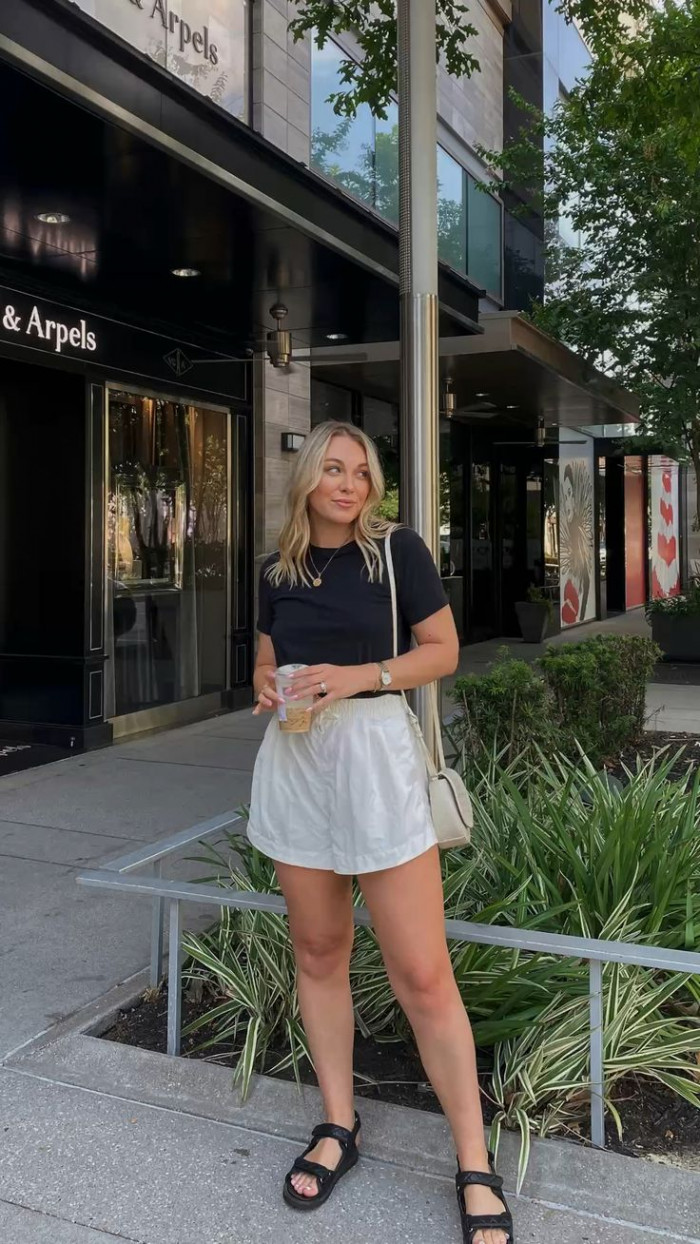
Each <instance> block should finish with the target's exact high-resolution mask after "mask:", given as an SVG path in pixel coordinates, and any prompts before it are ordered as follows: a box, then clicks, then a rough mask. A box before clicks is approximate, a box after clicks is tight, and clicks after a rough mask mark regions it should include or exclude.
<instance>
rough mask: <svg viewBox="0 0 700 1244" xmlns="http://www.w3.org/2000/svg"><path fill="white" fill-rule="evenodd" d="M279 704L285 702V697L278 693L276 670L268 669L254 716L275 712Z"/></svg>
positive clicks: (256, 702)
mask: <svg viewBox="0 0 700 1244" xmlns="http://www.w3.org/2000/svg"><path fill="white" fill-rule="evenodd" d="M278 704H284V698H283V697H282V696H281V695H278V694H277V687H276V685H275V671H274V670H266V671H265V675H264V678H263V683H262V687H261V688H260V691H259V692H258V696H257V699H256V701H255V708H254V709H253V716H254V717H258V716H259V715H260V714H261V713H274V712H276V710H277V705H278Z"/></svg>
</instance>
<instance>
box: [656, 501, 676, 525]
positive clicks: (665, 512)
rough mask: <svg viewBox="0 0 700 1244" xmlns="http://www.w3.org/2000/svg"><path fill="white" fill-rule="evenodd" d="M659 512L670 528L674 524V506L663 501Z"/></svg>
mask: <svg viewBox="0 0 700 1244" xmlns="http://www.w3.org/2000/svg"><path fill="white" fill-rule="evenodd" d="M659 510H660V511H661V517H662V518H663V520H664V522H665V523H667V524H668V526H669V527H670V526H671V524H672V522H673V506H672V505H669V503H668V502H667V501H664V500H663V499H662V500H661V501H660V502H659Z"/></svg>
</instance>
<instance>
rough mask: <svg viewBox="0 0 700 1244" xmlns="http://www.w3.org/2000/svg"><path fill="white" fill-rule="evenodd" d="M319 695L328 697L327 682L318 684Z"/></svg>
mask: <svg viewBox="0 0 700 1244" xmlns="http://www.w3.org/2000/svg"><path fill="white" fill-rule="evenodd" d="M318 694H319V695H328V687H327V686H326V684H325V682H321V683H319V684H318Z"/></svg>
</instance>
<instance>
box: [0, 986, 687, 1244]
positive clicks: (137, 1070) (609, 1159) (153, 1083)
mask: <svg viewBox="0 0 700 1244" xmlns="http://www.w3.org/2000/svg"><path fill="white" fill-rule="evenodd" d="M130 997H131V994H130V993H129V991H128V989H126V988H124V989H122V990H121V991H113V993H112V994H111V995H109V996H108V997H107V998H105V999H104V1000H103V1002H104V1006H102V1004H101V1003H94V1004H92V1005H91V1006H90V1007H88V1008H86V1010H85V1011H84V1013H83V1014H82V1016H76V1017H75V1018H74V1020H73V1021H72V1022H71V1024H68V1025H64V1027H63V1030H62V1031H60V1032H59V1035H58V1036H57V1037H56V1038H55V1039H49V1040H44V1041H42V1042H38V1043H37V1044H36V1046H35V1047H33V1048H31V1047H30V1048H28V1049H27V1050H26V1051H23V1052H22V1053H21V1054H20V1055H18V1056H17V1057H15V1058H14V1059H12V1060H10V1063H9V1066H10V1067H12V1068H13V1069H15V1070H17V1071H22V1072H23V1073H25V1074H27V1075H31V1076H37V1077H39V1078H41V1079H42V1080H44V1081H47V1082H49V1081H50V1082H56V1083H60V1084H64V1085H69V1086H72V1087H80V1088H83V1089H87V1090H88V1091H90V1092H95V1093H102V1094H106V1095H108V1096H109V1097H110V1098H115V1099H118V1098H122V1099H123V1100H125V1101H127V1102H130V1103H131V1104H132V1105H134V1106H136V1105H148V1106H150V1107H154V1108H160V1109H166V1110H167V1109H175V1110H177V1111H179V1112H182V1113H184V1114H187V1115H189V1116H191V1117H199V1118H202V1119H209V1120H211V1121H214V1122H218V1123H221V1124H227V1125H231V1126H236V1127H240V1128H242V1129H244V1130H250V1131H254V1132H256V1133H260V1134H265V1135H268V1136H271V1137H275V1138H285V1139H287V1140H290V1141H294V1142H295V1143H296V1144H297V1145H300V1144H301V1143H302V1142H304V1143H305V1141H306V1138H307V1137H308V1135H309V1133H310V1131H311V1128H312V1127H313V1125H314V1124H315V1123H316V1122H317V1121H318V1119H319V1117H320V1110H321V1102H320V1097H319V1093H318V1091H317V1090H316V1089H315V1088H313V1087H305V1088H304V1089H303V1090H302V1091H300V1090H299V1089H298V1088H297V1086H296V1084H294V1083H292V1082H290V1081H285V1080H278V1079H272V1078H270V1077H267V1076H256V1077H254V1079H253V1082H252V1088H251V1092H250V1094H249V1097H248V1099H247V1100H246V1101H242V1100H241V1098H240V1094H239V1093H238V1091H237V1090H234V1089H233V1085H232V1077H231V1071H230V1069H229V1068H224V1067H220V1066H218V1065H215V1064H212V1063H208V1062H205V1061H203V1060H201V1059H187V1058H168V1057H166V1056H165V1055H162V1054H155V1053H153V1052H152V1051H149V1050H141V1049H136V1048H133V1047H131V1046H125V1045H122V1044H119V1043H115V1042H111V1041H106V1040H100V1039H97V1038H96V1037H94V1036H90V1035H86V1034H85V1033H84V1032H83V1031H80V1030H79V1027H84V1026H85V1025H91V1026H93V1027H94V1026H95V1023H96V1022H97V1026H98V1027H99V1028H103V1027H104V1025H103V1023H101V1022H100V1017H102V1019H104V1017H105V1016H106V1015H109V1014H111V1013H113V1011H114V1008H115V1007H116V1006H118V1005H126V1004H127V1000H128V999H129V998H130ZM358 1109H359V1110H360V1111H361V1114H362V1119H363V1125H364V1152H365V1153H366V1154H367V1155H368V1156H369V1157H371V1158H373V1159H375V1160H378V1161H381V1162H385V1163H388V1164H390V1165H392V1166H404V1167H406V1168H408V1169H409V1170H416V1171H422V1172H427V1173H429V1174H431V1175H432V1176H436V1177H442V1178H446V1179H451V1177H452V1175H453V1172H454V1158H453V1154H452V1144H451V1139H450V1133H449V1128H448V1126H447V1123H446V1121H445V1119H444V1117H443V1116H442V1115H440V1114H434V1113H431V1112H428V1111H419V1110H410V1109H406V1108H404V1107H400V1106H393V1105H386V1104H384V1103H381V1102H376V1101H371V1100H365V1099H363V1100H359V1099H358ZM518 1156H519V1141H518V1138H517V1137H516V1136H514V1135H512V1134H510V1133H503V1136H502V1141H501V1149H500V1153H499V1167H500V1169H501V1171H502V1173H503V1175H504V1177H505V1179H506V1186H507V1187H509V1188H513V1187H514V1186H515V1183H516V1178H517V1166H518ZM524 1193H525V1195H526V1197H527V1198H529V1200H531V1201H533V1202H534V1201H538V1202H541V1203H542V1204H547V1205H550V1204H555V1205H558V1206H560V1207H565V1208H566V1209H568V1210H571V1211H576V1212H578V1213H587V1212H588V1213H592V1214H594V1215H597V1216H598V1217H600V1218H602V1219H607V1220H615V1221H620V1222H635V1223H638V1224H640V1225H643V1226H644V1227H645V1228H648V1229H650V1230H651V1229H653V1230H656V1231H659V1232H662V1233H665V1232H667V1231H669V1232H671V1234H673V1233H674V1232H675V1233H676V1234H677V1235H678V1236H679V1237H680V1238H688V1237H691V1238H692V1236H693V1235H694V1234H696V1224H697V1211H698V1206H699V1205H700V1173H696V1172H693V1171H688V1170H682V1169H679V1168H675V1167H673V1168H671V1167H667V1166H662V1165H660V1164H657V1163H652V1162H648V1161H643V1160H641V1159H633V1158H628V1157H623V1156H622V1155H620V1154H615V1153H601V1152H599V1151H597V1150H593V1149H586V1148H583V1147H582V1146H580V1145H576V1144H573V1143H569V1142H565V1141H557V1140H547V1141H540V1140H537V1139H535V1140H534V1141H533V1145H532V1153H531V1159H530V1164H529V1167H528V1173H527V1179H526V1182H525V1185H524Z"/></svg>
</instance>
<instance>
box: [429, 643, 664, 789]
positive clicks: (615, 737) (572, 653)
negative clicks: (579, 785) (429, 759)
mask: <svg viewBox="0 0 700 1244" xmlns="http://www.w3.org/2000/svg"><path fill="white" fill-rule="evenodd" d="M660 655H661V653H660V650H659V649H658V648H657V647H656V645H655V644H653V643H652V641H651V640H649V639H644V638H642V637H640V636H636V635H597V636H596V637H595V638H593V639H586V640H584V641H583V643H579V644H573V643H566V644H550V645H549V647H548V648H547V651H546V653H545V655H544V656H542V657H540V658H539V660H537V661H535V662H534V663H533V664H532V665H528V664H527V663H526V662H525V661H517V660H513V659H512V658H510V656H509V654H508V650H507V649H505V648H504V649H502V650H501V652H500V653H499V658H498V660H497V661H496V662H495V664H494V665H493V667H492V669H491V670H489V672H488V673H487V674H482V675H474V674H472V675H467V676H465V677H462V678H458V679H457V681H456V683H455V685H454V688H453V690H452V692H451V695H452V698H453V699H454V700H455V702H456V704H457V713H456V716H455V718H454V719H453V721H452V723H451V725H450V737H451V739H452V741H453V744H454V750H455V751H456V752H457V754H458V756H460V757H461V761H462V765H463V768H464V771H465V776H466V777H467V780H473V777H474V774H475V773H476V772H478V771H479V770H480V769H482V768H483V767H484V765H485V764H488V762H489V759H490V757H491V756H492V755H493V752H494V747H495V750H496V753H497V754H498V755H500V757H501V759H502V760H503V762H504V763H505V764H506V765H507V764H510V763H511V761H512V760H513V759H514V758H515V757H516V756H519V757H520V758H521V759H522V760H524V761H525V762H531V761H532V757H533V755H534V754H535V753H536V751H537V749H541V750H542V751H543V752H544V753H545V754H551V752H553V751H555V750H557V751H559V752H561V753H563V754H564V755H567V756H570V757H571V758H572V759H573V758H576V757H578V756H579V755H580V752H581V750H583V752H584V753H585V754H586V755H587V756H588V757H589V758H590V759H591V760H592V761H593V763H594V764H595V765H600V764H602V763H603V762H604V761H605V760H609V759H613V758H616V757H617V756H618V755H619V753H620V751H621V750H622V749H623V748H624V747H626V746H627V745H628V744H629V743H632V742H634V741H635V740H636V739H638V738H639V736H640V734H641V733H642V730H643V727H644V717H645V702H646V684H647V681H648V679H649V677H650V675H651V673H652V670H653V668H654V665H655V663H656V661H657V660H658V659H659V657H660Z"/></svg>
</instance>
